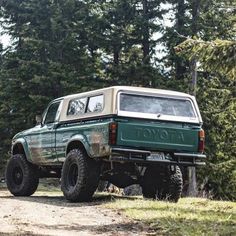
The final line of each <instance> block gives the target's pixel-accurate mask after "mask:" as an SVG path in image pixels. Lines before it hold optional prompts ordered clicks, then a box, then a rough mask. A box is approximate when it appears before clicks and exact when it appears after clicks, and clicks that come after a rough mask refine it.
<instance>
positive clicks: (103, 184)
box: [97, 180, 108, 192]
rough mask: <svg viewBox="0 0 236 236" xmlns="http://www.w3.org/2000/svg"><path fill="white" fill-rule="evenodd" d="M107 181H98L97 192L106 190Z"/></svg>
mask: <svg viewBox="0 0 236 236" xmlns="http://www.w3.org/2000/svg"><path fill="white" fill-rule="evenodd" d="M107 185H108V181H106V180H100V181H99V183H98V187H97V192H104V191H106V189H107Z"/></svg>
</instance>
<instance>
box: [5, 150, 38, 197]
mask: <svg viewBox="0 0 236 236" xmlns="http://www.w3.org/2000/svg"><path fill="white" fill-rule="evenodd" d="M6 182H7V188H8V190H9V191H10V192H11V193H12V194H13V195H14V196H30V195H32V194H33V193H34V192H35V191H36V189H37V187H38V184H39V177H38V170H37V167H35V166H34V165H32V164H31V163H29V162H28V161H27V160H26V158H25V156H24V155H22V154H15V155H13V156H12V157H11V159H9V161H8V163H7V168H6Z"/></svg>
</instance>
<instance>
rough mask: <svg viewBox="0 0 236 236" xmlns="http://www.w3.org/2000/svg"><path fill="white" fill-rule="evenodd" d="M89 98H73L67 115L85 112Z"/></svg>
mask: <svg viewBox="0 0 236 236" xmlns="http://www.w3.org/2000/svg"><path fill="white" fill-rule="evenodd" d="M86 103H87V98H77V99H74V100H71V101H70V103H69V106H68V111H67V115H80V114H83V113H84V111H85V108H86Z"/></svg>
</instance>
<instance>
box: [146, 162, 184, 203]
mask: <svg viewBox="0 0 236 236" xmlns="http://www.w3.org/2000/svg"><path fill="white" fill-rule="evenodd" d="M182 189H183V178H182V173H181V170H180V168H179V167H178V166H175V169H174V170H173V171H172V170H170V169H169V168H167V167H148V168H147V169H146V171H145V174H144V178H143V182H142V192H143V197H144V198H152V199H158V200H167V201H170V202H178V200H179V198H180V196H181V193H182Z"/></svg>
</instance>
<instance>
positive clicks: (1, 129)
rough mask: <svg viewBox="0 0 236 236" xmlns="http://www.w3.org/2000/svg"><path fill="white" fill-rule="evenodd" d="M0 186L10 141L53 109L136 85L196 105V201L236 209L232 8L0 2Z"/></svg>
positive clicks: (154, 1) (225, 3)
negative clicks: (75, 96)
mask: <svg viewBox="0 0 236 236" xmlns="http://www.w3.org/2000/svg"><path fill="white" fill-rule="evenodd" d="M0 30H1V32H0V33H1V35H4V34H7V35H9V36H10V37H11V43H10V45H3V44H1V43H0V177H1V176H3V175H4V167H5V164H6V161H7V159H8V158H9V156H10V147H11V139H12V137H13V136H14V135H15V134H16V133H17V132H19V131H22V130H24V129H27V128H30V127H33V126H34V125H35V116H36V115H38V114H42V112H43V110H44V109H45V108H46V106H47V104H48V102H49V101H51V100H52V99H54V98H57V97H61V96H64V95H68V94H72V93H79V92H83V91H89V90H93V89H98V88H103V87H108V86H113V85H131V86H143V87H152V88H159V89H170V90H176V91H182V92H187V93H190V94H193V95H195V96H196V98H197V101H198V104H199V107H200V111H201V114H202V118H203V121H204V125H203V128H204V130H205V133H206V150H205V152H206V155H207V164H206V166H205V167H201V168H197V171H196V173H197V184H198V191H199V194H200V193H201V194H202V195H204V196H208V197H211V198H215V199H225V200H236V1H235V0H207V1H204V0H40V1H38V0H1V1H0Z"/></svg>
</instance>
